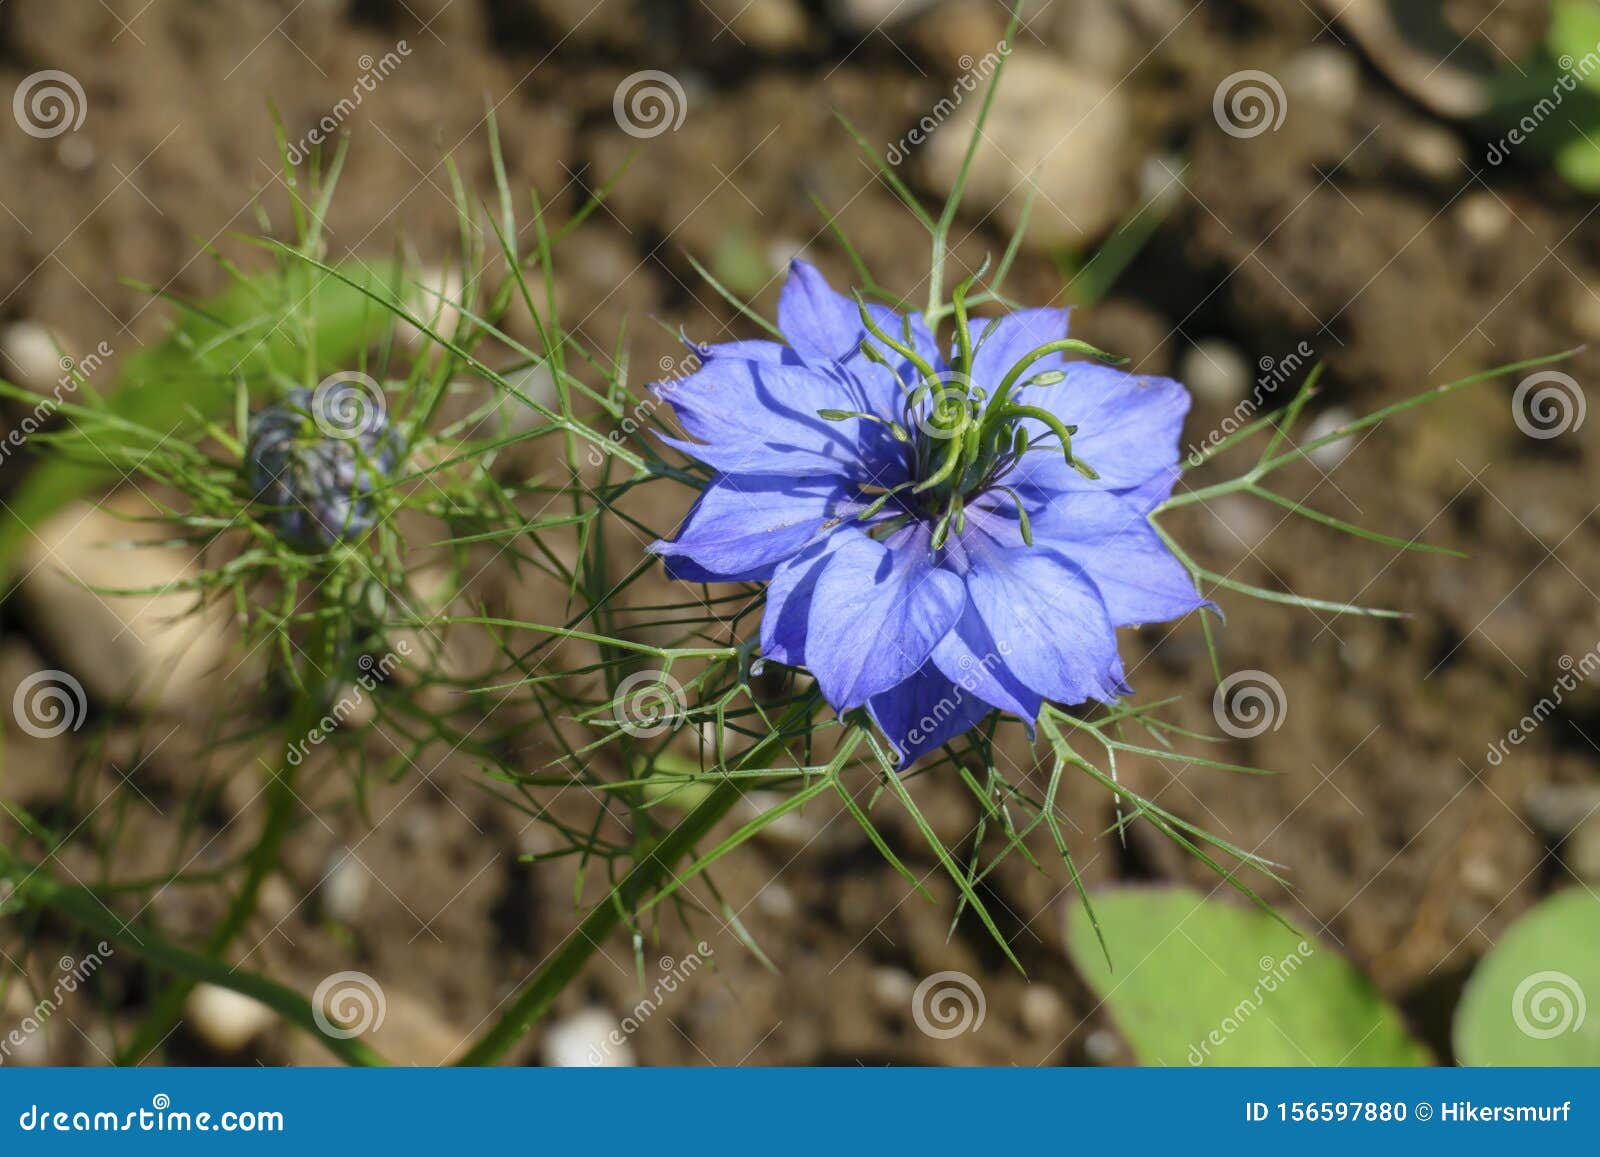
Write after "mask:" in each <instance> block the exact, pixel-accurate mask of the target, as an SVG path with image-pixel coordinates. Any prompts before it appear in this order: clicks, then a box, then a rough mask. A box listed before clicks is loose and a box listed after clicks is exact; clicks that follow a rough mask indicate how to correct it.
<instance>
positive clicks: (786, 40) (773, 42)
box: [703, 0, 811, 52]
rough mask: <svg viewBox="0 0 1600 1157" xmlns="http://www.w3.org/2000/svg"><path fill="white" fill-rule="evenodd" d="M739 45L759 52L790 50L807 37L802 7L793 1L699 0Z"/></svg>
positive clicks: (803, 45) (804, 43)
mask: <svg viewBox="0 0 1600 1157" xmlns="http://www.w3.org/2000/svg"><path fill="white" fill-rule="evenodd" d="M703 2H704V3H705V6H706V10H707V11H709V12H710V13H711V14H712V15H713V17H714V18H715V20H714V23H715V24H716V25H717V27H718V29H725V31H726V33H727V35H729V36H731V37H733V38H734V40H735V42H736V43H738V44H740V46H741V47H745V48H751V49H755V50H757V51H760V52H792V51H794V50H796V49H799V48H803V47H805V45H806V43H807V42H808V41H809V40H810V39H811V28H810V26H809V25H808V24H807V22H806V13H805V9H804V8H802V7H801V6H800V5H799V4H798V3H797V2H796V0H703Z"/></svg>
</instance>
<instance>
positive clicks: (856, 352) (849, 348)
mask: <svg viewBox="0 0 1600 1157" xmlns="http://www.w3.org/2000/svg"><path fill="white" fill-rule="evenodd" d="M867 313H868V315H869V316H870V317H871V318H872V323H873V324H874V325H876V326H877V327H878V328H879V329H880V330H882V331H883V332H884V333H886V334H888V335H889V336H890V337H892V338H894V339H895V340H896V341H900V342H903V341H904V340H905V321H906V319H905V317H904V316H903V315H901V314H898V313H896V312H895V311H894V310H892V309H890V308H889V307H888V306H885V305H869V306H867ZM778 328H779V329H780V330H782V331H783V336H784V337H786V338H788V339H789V344H790V345H792V346H793V347H794V348H795V349H796V350H798V351H799V352H800V353H801V354H802V355H803V356H804V357H806V358H807V359H813V360H819V361H836V362H841V363H845V364H848V365H849V366H850V368H851V369H852V370H853V371H855V372H857V373H858V374H860V375H862V376H866V369H867V367H873V363H871V362H869V361H867V359H866V358H865V357H863V356H862V354H861V343H862V342H863V341H866V340H869V339H872V335H871V333H869V332H868V330H867V327H866V326H864V325H863V324H862V323H861V309H860V307H859V306H858V305H857V304H856V301H855V299H854V298H852V297H846V296H845V295H844V294H842V293H835V292H834V291H833V289H832V288H831V287H830V286H829V285H828V283H827V281H826V280H825V279H824V278H823V276H822V274H821V273H819V272H817V269H816V267H815V266H813V265H809V264H807V263H806V262H804V261H800V260H798V259H797V260H795V261H792V262H790V264H789V279H788V280H787V281H786V282H784V285H783V293H782V294H781V295H780V296H779V298H778ZM872 340H873V342H874V344H875V345H878V346H879V348H880V349H881V348H882V343H881V342H878V341H876V339H872ZM911 348H912V349H914V350H916V351H917V354H918V355H919V356H920V357H921V358H922V359H923V360H924V361H926V362H927V363H928V364H929V365H931V366H933V367H934V368H935V369H936V370H942V369H943V368H944V365H945V362H944V359H943V358H942V357H941V356H940V354H939V347H938V343H937V342H936V341H935V340H934V337H933V334H932V333H931V332H930V331H929V329H928V327H927V325H926V323H925V322H924V321H923V320H922V315H921V314H913V315H912V316H911ZM883 352H884V353H885V354H887V355H888V356H889V360H890V364H891V365H893V366H894V370H895V373H894V374H891V373H889V372H888V371H886V370H883V368H882V367H881V366H876V367H873V368H874V369H876V370H877V371H879V375H878V376H876V377H874V378H873V379H872V380H873V382H874V384H875V385H876V387H877V388H876V389H875V390H874V391H873V401H874V407H873V408H872V409H871V410H870V411H869V412H870V413H874V414H878V415H880V416H881V417H884V418H891V419H893V418H897V417H899V410H900V395H901V390H900V385H899V383H898V382H896V380H895V375H896V374H898V376H899V378H900V379H901V380H902V381H904V382H905V383H906V384H907V385H911V384H914V383H916V382H917V381H918V380H919V378H920V377H921V374H920V373H919V372H918V371H917V370H916V368H915V367H914V366H913V365H912V364H911V363H910V362H908V361H905V360H902V359H901V358H899V357H898V356H896V355H895V354H894V353H893V352H892V351H890V350H887V349H885V350H883Z"/></svg>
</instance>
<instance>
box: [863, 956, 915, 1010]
mask: <svg viewBox="0 0 1600 1157" xmlns="http://www.w3.org/2000/svg"><path fill="white" fill-rule="evenodd" d="M916 991H917V982H916V980H915V978H913V977H912V976H911V975H910V974H909V973H907V972H906V971H905V970H904V969H900V968H889V967H887V966H885V967H880V968H874V969H873V970H872V998H873V999H874V1000H875V1001H877V1002H878V1004H879V1005H880V1006H881V1007H883V1008H886V1009H900V1010H904V1009H906V1008H907V1007H909V1006H910V1004H911V998H912V996H913V994H915V992H916Z"/></svg>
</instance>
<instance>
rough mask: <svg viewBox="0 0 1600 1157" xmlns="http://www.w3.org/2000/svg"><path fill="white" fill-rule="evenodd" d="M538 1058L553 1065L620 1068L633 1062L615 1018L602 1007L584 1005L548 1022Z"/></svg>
mask: <svg viewBox="0 0 1600 1157" xmlns="http://www.w3.org/2000/svg"><path fill="white" fill-rule="evenodd" d="M613 1033H615V1034H616V1036H613V1035H612V1034H613ZM619 1037H620V1038H622V1039H621V1043H620V1044H619V1043H618V1041H617V1038H619ZM540 1058H541V1059H542V1060H543V1061H544V1063H545V1064H546V1065H547V1066H548V1067H550V1068H553V1069H597V1068H598V1069H623V1068H630V1067H632V1066H633V1065H634V1064H636V1063H637V1062H636V1061H635V1060H634V1058H633V1048H632V1046H631V1045H629V1044H628V1041H627V1038H626V1037H623V1036H622V1029H621V1027H620V1026H619V1024H618V1022H617V1018H616V1017H614V1016H612V1015H611V1014H610V1013H609V1012H607V1011H606V1010H605V1009H603V1008H586V1009H584V1010H582V1011H581V1012H575V1013H573V1014H572V1015H571V1016H569V1017H566V1018H565V1019H563V1020H558V1021H556V1022H555V1023H554V1024H552V1025H551V1026H550V1027H549V1028H547V1029H546V1030H545V1033H544V1040H543V1041H542V1042H541V1045H540Z"/></svg>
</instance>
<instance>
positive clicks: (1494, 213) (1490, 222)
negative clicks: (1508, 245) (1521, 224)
mask: <svg viewBox="0 0 1600 1157" xmlns="http://www.w3.org/2000/svg"><path fill="white" fill-rule="evenodd" d="M1455 215H1456V223H1457V224H1458V225H1460V226H1461V231H1462V232H1463V233H1465V234H1466V235H1467V237H1468V238H1470V239H1471V240H1473V241H1476V242H1477V243H1479V244H1480V245H1487V244H1489V243H1490V242H1493V241H1498V240H1500V238H1502V237H1504V236H1505V235H1506V230H1507V229H1509V228H1510V227H1511V221H1512V217H1511V210H1510V209H1507V208H1506V206H1505V204H1504V203H1503V202H1502V201H1501V200H1500V198H1499V197H1496V196H1495V195H1494V194H1493V193H1491V192H1489V190H1487V189H1477V190H1474V191H1473V192H1471V193H1468V194H1467V195H1466V196H1464V197H1462V198H1461V200H1460V202H1459V203H1458V204H1457V205H1456V214H1455Z"/></svg>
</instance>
